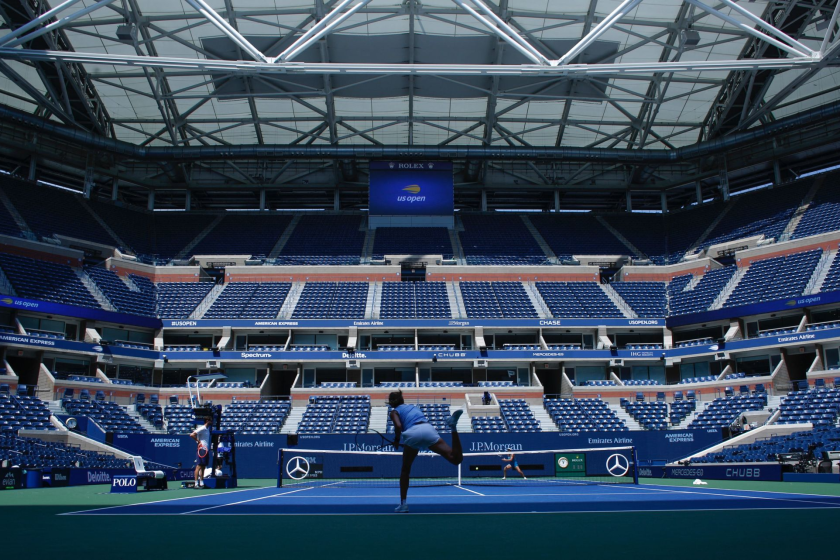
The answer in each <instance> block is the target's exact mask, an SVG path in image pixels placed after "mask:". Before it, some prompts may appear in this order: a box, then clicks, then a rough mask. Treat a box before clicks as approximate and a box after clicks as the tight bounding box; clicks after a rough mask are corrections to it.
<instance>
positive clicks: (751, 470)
mask: <svg viewBox="0 0 840 560" xmlns="http://www.w3.org/2000/svg"><path fill="white" fill-rule="evenodd" d="M657 470H658V469H657ZM665 478H691V479H694V478H699V479H701V480H702V479H709V480H763V481H775V482H778V481H780V480H782V466H781V465H780V464H778V463H726V464H725V465H708V464H703V465H689V466H687V467H665Z"/></svg>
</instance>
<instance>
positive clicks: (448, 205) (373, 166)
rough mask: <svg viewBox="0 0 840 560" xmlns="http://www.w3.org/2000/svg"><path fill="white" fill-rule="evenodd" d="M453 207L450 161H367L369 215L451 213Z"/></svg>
mask: <svg viewBox="0 0 840 560" xmlns="http://www.w3.org/2000/svg"><path fill="white" fill-rule="evenodd" d="M454 207H455V195H454V182H453V177H452V163H451V162H443V161H411V162H407V161H372V162H370V187H369V189H368V212H369V214H370V215H371V216H451V215H452V213H453V211H454Z"/></svg>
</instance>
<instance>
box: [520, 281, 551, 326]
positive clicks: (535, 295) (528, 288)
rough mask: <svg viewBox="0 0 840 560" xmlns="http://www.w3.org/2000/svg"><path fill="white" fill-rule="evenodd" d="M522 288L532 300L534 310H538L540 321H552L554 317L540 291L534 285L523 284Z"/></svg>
mask: <svg viewBox="0 0 840 560" xmlns="http://www.w3.org/2000/svg"><path fill="white" fill-rule="evenodd" d="M522 287H523V288H525V293H526V294H528V299H530V300H531V305H533V306H534V310H536V312H537V315H538V316H539V318H540V319H550V318H551V317H553V315H552V314H551V311H549V309H548V305H546V304H545V300H543V298H542V296H541V295H540V292H539V290H537V288H536V287H535V286H534V285H533V284H532V283H530V282H522Z"/></svg>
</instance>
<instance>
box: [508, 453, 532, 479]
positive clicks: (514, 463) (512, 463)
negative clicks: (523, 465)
mask: <svg viewBox="0 0 840 560" xmlns="http://www.w3.org/2000/svg"><path fill="white" fill-rule="evenodd" d="M502 461H505V462H506V463H507V465H505V468H504V469H502V480H505V479H506V478H507V472H508V469H510V468H511V467H513V468H514V469H516V472H518V473H519V474H521V475H522V478H523V479H525V480H528V477H527V476H525V473H524V472H522V469H520V468H519V463H518V462H517V460H516V455H514V454H513V453H511V454H510V455H508V457H507V459H505V458H504V457H502Z"/></svg>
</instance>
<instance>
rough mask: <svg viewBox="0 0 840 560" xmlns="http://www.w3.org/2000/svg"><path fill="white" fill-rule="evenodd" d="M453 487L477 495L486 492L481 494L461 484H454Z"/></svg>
mask: <svg viewBox="0 0 840 560" xmlns="http://www.w3.org/2000/svg"><path fill="white" fill-rule="evenodd" d="M455 488H458V489H460V490H464V491H466V492H472V493H473V494H476V495H478V496H486V494H482V493H481V492H476V491H475V490H470V489H469V488H464V487H463V486H457V485H456V486H455Z"/></svg>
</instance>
